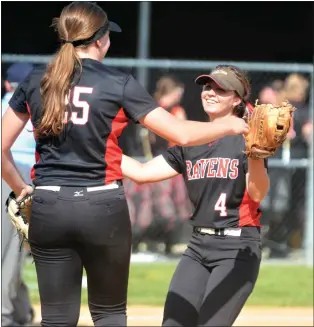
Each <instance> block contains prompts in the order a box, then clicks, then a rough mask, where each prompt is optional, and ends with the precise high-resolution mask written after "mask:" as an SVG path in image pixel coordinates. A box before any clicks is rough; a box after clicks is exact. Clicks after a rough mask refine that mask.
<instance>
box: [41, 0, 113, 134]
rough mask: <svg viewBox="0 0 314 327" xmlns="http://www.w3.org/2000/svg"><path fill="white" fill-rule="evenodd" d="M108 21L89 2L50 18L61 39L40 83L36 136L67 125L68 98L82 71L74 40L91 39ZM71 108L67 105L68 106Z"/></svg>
mask: <svg viewBox="0 0 314 327" xmlns="http://www.w3.org/2000/svg"><path fill="white" fill-rule="evenodd" d="M107 21H108V19H107V15H106V13H105V12H104V11H103V9H102V8H101V7H99V6H98V5H96V4H95V3H91V2H79V1H77V2H72V3H71V4H69V5H68V6H66V7H65V8H64V9H63V10H62V13H61V15H60V18H56V19H54V21H53V24H52V26H54V27H55V29H56V31H57V32H58V35H59V39H60V40H61V41H63V44H62V45H61V47H60V49H59V51H58V52H57V54H56V56H55V57H54V59H53V60H52V61H51V62H50V63H49V64H48V66H47V70H46V73H45V74H44V76H43V78H42V80H41V83H40V93H41V97H42V113H41V118H40V121H39V123H38V126H37V127H36V130H35V136H36V137H47V136H57V135H59V134H60V133H61V132H62V131H63V129H64V125H65V124H66V121H65V113H66V110H67V97H68V96H69V93H70V89H71V84H72V80H73V77H74V74H75V73H76V72H78V73H81V71H82V63H81V59H80V57H79V56H78V54H77V52H76V49H77V48H86V47H87V46H88V45H79V46H76V47H75V46H74V45H73V44H72V43H73V41H77V40H85V39H88V38H90V37H91V36H92V35H93V34H94V33H96V32H97V31H98V30H99V29H100V28H101V27H102V26H103V25H104V24H106V23H107ZM69 107H70V106H69Z"/></svg>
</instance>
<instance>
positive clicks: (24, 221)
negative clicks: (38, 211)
mask: <svg viewBox="0 0 314 327" xmlns="http://www.w3.org/2000/svg"><path fill="white" fill-rule="evenodd" d="M33 194H34V192H32V193H31V194H27V195H26V196H24V197H23V198H22V199H21V200H19V201H16V196H15V193H14V192H11V193H10V194H9V197H8V199H7V201H6V210H7V212H8V215H9V216H10V219H11V222H12V224H13V225H14V226H15V228H16V229H17V231H18V233H19V234H20V235H21V238H22V241H25V240H26V241H28V227H29V222H30V217H31V212H32V200H33Z"/></svg>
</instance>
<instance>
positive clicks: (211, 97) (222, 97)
mask: <svg viewBox="0 0 314 327" xmlns="http://www.w3.org/2000/svg"><path fill="white" fill-rule="evenodd" d="M201 99H202V104H203V108H204V111H205V112H206V113H207V115H208V116H209V117H210V119H211V120H214V119H216V118H219V117H223V116H227V115H231V114H232V112H233V110H234V108H235V107H236V106H237V105H239V104H240V103H241V98H240V97H239V96H238V95H237V94H236V92H235V91H226V90H223V89H222V88H220V87H219V86H218V85H217V84H216V83H215V82H214V81H208V82H207V83H206V84H205V85H204V86H203V91H202V93H201Z"/></svg>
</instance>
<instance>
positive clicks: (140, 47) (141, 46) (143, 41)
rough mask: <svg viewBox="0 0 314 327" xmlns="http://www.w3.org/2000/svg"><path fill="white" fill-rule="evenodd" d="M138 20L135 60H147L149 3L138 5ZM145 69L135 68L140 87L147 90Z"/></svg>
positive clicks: (149, 18) (142, 2)
mask: <svg viewBox="0 0 314 327" xmlns="http://www.w3.org/2000/svg"><path fill="white" fill-rule="evenodd" d="M139 6H140V7H139V11H140V19H139V22H138V24H139V26H138V36H137V37H138V43H137V58H138V59H147V58H148V56H149V37H150V20H151V15H150V13H151V2H150V1H141V2H140V4H139ZM147 73H148V68H147V67H140V66H138V67H137V80H138V81H139V83H140V84H142V86H144V87H145V88H147V75H148V74H147Z"/></svg>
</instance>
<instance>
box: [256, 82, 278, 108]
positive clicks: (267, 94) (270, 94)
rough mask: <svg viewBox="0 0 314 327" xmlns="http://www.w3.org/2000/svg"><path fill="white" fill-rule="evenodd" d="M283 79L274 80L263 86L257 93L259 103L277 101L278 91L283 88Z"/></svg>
mask: <svg viewBox="0 0 314 327" xmlns="http://www.w3.org/2000/svg"><path fill="white" fill-rule="evenodd" d="M283 84H284V83H283V81H281V80H275V81H273V82H272V83H271V84H269V85H267V86H265V87H264V88H263V89H262V90H261V91H260V93H259V96H258V99H259V103H267V104H277V103H278V101H279V93H280V92H281V91H282V89H283Z"/></svg>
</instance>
